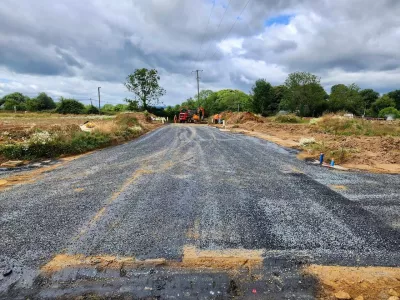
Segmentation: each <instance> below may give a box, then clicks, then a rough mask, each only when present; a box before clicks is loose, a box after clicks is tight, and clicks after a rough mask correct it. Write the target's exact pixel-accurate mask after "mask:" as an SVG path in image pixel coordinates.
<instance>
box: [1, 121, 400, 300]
mask: <svg viewBox="0 0 400 300" xmlns="http://www.w3.org/2000/svg"><path fill="white" fill-rule="evenodd" d="M0 176H1V177H2V178H5V177H6V176H7V174H6V173H5V172H4V171H3V172H0ZM0 232H1V243H0V270H1V271H2V272H3V273H7V271H8V270H12V272H11V274H7V275H1V274H0V298H2V299H3V298H5V299H7V298H10V299H18V298H21V299H23V298H24V297H28V296H29V297H30V298H31V299H36V298H37V299H43V298H55V297H61V298H62V297H65V298H70V297H72V296H78V295H87V294H99V295H103V296H104V295H106V296H104V297H106V298H107V299H108V298H112V297H116V298H118V297H125V298H127V299H128V298H129V297H131V298H133V299H136V298H146V299H153V298H154V299H159V298H161V299H164V298H166V299H168V298H175V299H180V298H184V299H190V298H193V299H225V298H230V297H234V296H235V297H236V298H244V299H247V298H250V299H265V297H269V298H268V299H313V294H314V293H315V280H314V279H313V278H307V277H304V276H303V275H302V274H301V272H300V268H301V266H302V265H303V264H308V263H320V264H340V265H380V266H399V265H400V263H399V262H400V176H398V175H379V174H367V173H356V172H342V171H335V170H330V169H325V168H320V167H318V166H313V165H309V164H307V163H305V162H302V161H299V160H297V159H296V153H295V152H294V151H293V150H290V149H284V148H281V147H279V146H277V145H275V144H273V143H270V142H267V141H263V140H260V139H257V138H254V137H248V136H245V135H239V134H232V133H226V132H221V131H220V130H219V129H216V128H212V127H207V126H185V125H169V126H165V127H162V128H160V129H158V130H156V131H154V132H151V133H149V134H147V135H145V136H143V137H141V138H139V139H137V140H135V141H132V142H129V143H127V144H124V145H120V146H116V147H113V148H107V149H105V150H102V151H97V152H95V153H92V154H89V155H86V156H83V157H81V158H78V159H76V160H74V161H71V162H68V163H66V164H63V165H61V166H60V167H58V168H56V169H54V170H52V171H50V172H48V173H45V174H43V176H41V177H40V178H38V179H37V180H36V181H35V182H33V183H29V184H22V185H18V186H14V187H12V188H11V189H9V190H6V191H0ZM188 245H191V246H194V247H196V248H197V249H202V250H224V249H249V250H251V249H257V250H258V249H262V250H263V251H264V255H263V259H264V263H263V269H262V271H261V272H262V273H263V276H260V277H258V278H256V279H254V278H253V279H252V280H247V279H246V274H242V275H239V276H237V278H235V280H236V281H235V280H233V279H232V276H231V274H228V273H226V272H222V271H215V272H213V271H212V270H211V271H210V270H208V271H201V270H188V269H185V270H171V269H169V268H168V267H159V268H157V267H156V268H153V267H152V268H146V267H143V268H141V269H140V270H138V269H134V270H128V272H125V271H124V272H123V274H122V275H121V272H120V271H118V272H116V271H112V270H100V271H99V270H92V269H90V268H81V269H79V270H71V269H68V270H66V271H64V273H63V272H61V273H60V272H58V273H57V274H55V275H52V276H50V277H49V276H47V277H46V276H44V275H43V274H42V273H41V272H40V268H41V267H42V266H43V265H45V264H46V263H48V262H49V261H51V260H52V258H53V257H54V256H55V255H57V254H62V253H66V254H71V255H73V254H76V255H87V256H95V255H111V256H119V257H135V258H136V259H138V260H146V259H158V258H164V259H166V260H168V261H180V260H181V259H182V255H183V249H184V247H185V246H188ZM127 274H128V275H129V274H131V276H128V275H127ZM99 278H102V279H101V281H100V282H99ZM105 282H106V283H105ZM147 286H151V288H148V287H147ZM255 290H256V292H254V291H255ZM125 298H124V299H125Z"/></svg>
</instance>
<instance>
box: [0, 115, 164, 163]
mask: <svg viewBox="0 0 400 300" xmlns="http://www.w3.org/2000/svg"><path fill="white" fill-rule="evenodd" d="M159 126H161V123H159V122H153V121H152V119H151V116H150V115H149V114H146V113H121V114H119V115H117V116H72V115H68V116H60V115H57V116H54V115H51V114H50V115H40V114H24V115H22V116H19V115H16V116H15V117H6V118H1V119H0V163H4V162H6V161H8V160H19V161H24V162H27V161H32V160H38V159H43V158H56V157H60V156H67V155H76V154H82V153H85V152H89V151H93V150H95V149H100V148H104V147H107V146H112V145H117V144H121V143H124V142H126V141H129V140H132V139H134V138H136V137H139V136H141V135H142V134H144V133H146V132H148V131H151V130H153V129H155V128H158V127H159Z"/></svg>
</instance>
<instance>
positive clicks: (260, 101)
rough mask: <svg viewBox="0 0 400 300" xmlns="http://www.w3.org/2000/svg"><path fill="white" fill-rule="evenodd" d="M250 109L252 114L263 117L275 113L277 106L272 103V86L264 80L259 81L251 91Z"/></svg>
mask: <svg viewBox="0 0 400 300" xmlns="http://www.w3.org/2000/svg"><path fill="white" fill-rule="evenodd" d="M251 92H252V96H253V99H252V100H253V101H252V108H253V112H255V113H258V114H262V115H263V116H268V115H272V114H274V113H275V112H276V109H277V105H276V103H275V102H274V100H275V99H274V91H273V88H272V85H271V84H270V83H269V82H267V81H266V80H265V79H259V80H257V81H256V83H255V84H254V85H253V87H252V89H251Z"/></svg>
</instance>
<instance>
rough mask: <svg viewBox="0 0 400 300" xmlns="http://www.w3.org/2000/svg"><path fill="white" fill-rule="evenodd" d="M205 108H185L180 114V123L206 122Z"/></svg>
mask: <svg viewBox="0 0 400 300" xmlns="http://www.w3.org/2000/svg"><path fill="white" fill-rule="evenodd" d="M204 115H205V111H204V108H202V107H199V108H198V109H197V110H194V109H188V108H183V109H182V110H181V111H180V113H179V123H199V122H202V121H203V120H204Z"/></svg>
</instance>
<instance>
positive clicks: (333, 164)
mask: <svg viewBox="0 0 400 300" xmlns="http://www.w3.org/2000/svg"><path fill="white" fill-rule="evenodd" d="M334 166H335V160H334V159H333V158H332V160H331V167H334Z"/></svg>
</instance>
